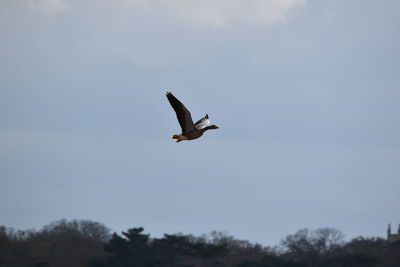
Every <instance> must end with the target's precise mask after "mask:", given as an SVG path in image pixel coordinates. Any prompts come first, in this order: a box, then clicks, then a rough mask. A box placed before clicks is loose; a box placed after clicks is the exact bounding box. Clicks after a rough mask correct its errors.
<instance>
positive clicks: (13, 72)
mask: <svg viewBox="0 0 400 267" xmlns="http://www.w3.org/2000/svg"><path fill="white" fill-rule="evenodd" d="M399 10H400V2H398V1H395V0H385V1H373V0H349V1H339V0H327V1H317V0H285V1H282V0H279V1H278V0H263V1H261V0H246V1H244V0H230V1H228V0H213V1H211V0H207V1H206V0H204V1H201V2H199V1H194V0H187V1H180V0H170V1H161V0H149V1H144V0H116V1H105V0H98V1H91V0H83V1H82V0H81V1H78V0H5V1H2V2H1V3H0V58H1V61H0V159H1V160H0V214H1V216H0V224H2V225H6V226H10V227H14V228H18V229H26V228H31V227H41V226H43V225H45V224H47V223H50V222H51V221H54V220H57V219H60V218H67V219H75V218H77V219H92V220H96V221H99V222H102V223H104V224H106V225H107V226H109V227H110V228H112V229H113V230H114V231H121V230H126V229H128V228H131V227H137V226H143V227H144V228H145V229H146V231H147V232H149V233H151V234H152V235H154V236H159V235H161V234H163V233H175V232H183V233H193V234H202V233H208V232H210V231H212V230H222V231H228V232H229V233H230V234H232V235H234V236H235V237H237V238H242V239H248V240H250V241H253V242H260V243H262V244H265V245H276V244H278V243H279V241H280V239H281V238H284V237H285V236H286V235H287V234H291V233H293V232H295V231H297V230H298V229H300V228H304V227H308V228H318V227H334V228H337V229H339V230H341V231H343V232H344V233H345V234H346V237H347V239H350V238H353V237H355V236H358V235H363V236H384V235H385V231H386V227H387V224H388V223H389V222H390V223H392V224H397V223H400V215H399V213H398V211H397V205H398V203H399V202H400V194H399V191H398V188H399V187H400V179H399V175H400V139H399V136H400V120H399V116H400V106H399V103H400V88H399V84H400V54H399V47H400V32H399V31H400V30H399V29H400V18H399V16H398V12H399ZM166 91H172V92H173V93H174V94H175V95H176V96H177V97H178V98H179V99H180V100H181V101H182V102H183V103H184V104H185V105H186V106H187V107H188V108H189V109H190V110H191V113H192V115H193V117H194V119H195V120H196V119H198V118H200V117H201V116H203V115H204V114H205V113H208V114H209V115H210V118H211V122H212V123H215V124H217V125H218V126H220V127H221V128H220V129H219V130H215V131H210V132H207V133H206V134H205V136H204V137H202V138H201V139H199V140H195V141H191V142H181V143H179V144H176V143H174V141H173V140H172V139H170V138H171V136H172V135H173V134H176V133H179V131H180V128H179V124H178V122H177V120H176V117H175V114H174V112H173V110H172V108H171V107H170V106H169V103H168V101H167V99H166V98H165V96H164V93H165V92H166Z"/></svg>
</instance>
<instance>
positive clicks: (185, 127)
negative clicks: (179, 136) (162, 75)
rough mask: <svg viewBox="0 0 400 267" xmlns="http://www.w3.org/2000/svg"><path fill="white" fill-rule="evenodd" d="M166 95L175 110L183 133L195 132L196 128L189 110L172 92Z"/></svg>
mask: <svg viewBox="0 0 400 267" xmlns="http://www.w3.org/2000/svg"><path fill="white" fill-rule="evenodd" d="M166 95H167V98H168V101H169V103H170V104H171V106H172V108H173V109H174V110H175V113H176V117H177V118H178V121H179V124H180V125H181V128H182V133H185V132H190V131H193V130H194V129H195V126H194V124H193V120H192V115H191V114H190V112H189V110H188V109H187V108H186V107H185V106H184V105H183V104H182V103H181V101H179V100H178V99H177V98H176V97H175V96H174V95H173V94H171V93H170V92H168V93H167V94H166Z"/></svg>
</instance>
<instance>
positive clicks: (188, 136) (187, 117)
mask: <svg viewBox="0 0 400 267" xmlns="http://www.w3.org/2000/svg"><path fill="white" fill-rule="evenodd" d="M166 95H167V98H168V101H169V103H170V104H171V106H172V108H173V109H174V110H175V113H176V117H177V118H178V121H179V124H180V125H181V128H182V133H181V134H175V135H173V136H172V139H176V142H177V143H178V142H180V141H183V140H193V139H197V138H199V137H200V136H202V135H203V134H204V132H205V131H207V130H210V129H218V128H219V127H218V126H216V125H210V126H208V125H209V124H210V120H209V118H208V114H206V115H205V116H204V117H203V118H201V119H200V120H199V121H198V122H196V123H193V120H192V115H191V114H190V112H189V110H188V109H187V108H186V107H185V106H184V105H183V104H182V103H181V101H179V100H178V99H177V98H176V97H175V96H174V95H173V94H171V93H170V92H168V93H167V94H166Z"/></svg>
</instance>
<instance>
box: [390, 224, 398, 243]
mask: <svg viewBox="0 0 400 267" xmlns="http://www.w3.org/2000/svg"><path fill="white" fill-rule="evenodd" d="M387 240H388V241H389V242H393V241H400V224H399V227H398V228H397V234H392V232H391V229H390V223H389V226H388V229H387Z"/></svg>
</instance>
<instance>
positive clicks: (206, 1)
mask: <svg viewBox="0 0 400 267" xmlns="http://www.w3.org/2000/svg"><path fill="white" fill-rule="evenodd" d="M305 2H306V0H169V1H165V0H148V1H142V0H131V1H128V0H125V3H127V4H129V5H130V6H131V7H133V8H134V9H135V10H136V11H138V10H140V11H143V12H146V13H149V14H151V15H157V16H169V17H173V18H174V19H178V20H181V21H185V22H187V23H190V24H194V25H197V26H210V27H223V26H229V25H231V24H235V23H245V24H261V25H264V24H267V25H268V24H275V23H282V22H284V21H285V20H286V17H287V15H288V12H289V11H290V10H292V9H294V8H296V7H298V6H301V5H302V4H304V3H305Z"/></svg>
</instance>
